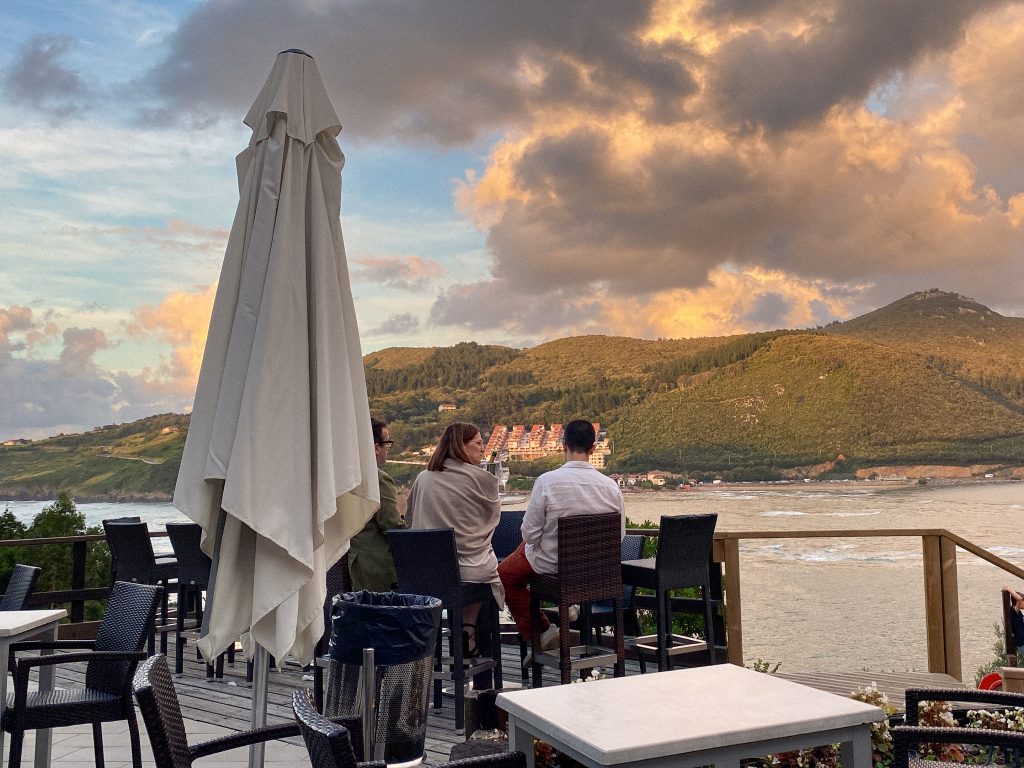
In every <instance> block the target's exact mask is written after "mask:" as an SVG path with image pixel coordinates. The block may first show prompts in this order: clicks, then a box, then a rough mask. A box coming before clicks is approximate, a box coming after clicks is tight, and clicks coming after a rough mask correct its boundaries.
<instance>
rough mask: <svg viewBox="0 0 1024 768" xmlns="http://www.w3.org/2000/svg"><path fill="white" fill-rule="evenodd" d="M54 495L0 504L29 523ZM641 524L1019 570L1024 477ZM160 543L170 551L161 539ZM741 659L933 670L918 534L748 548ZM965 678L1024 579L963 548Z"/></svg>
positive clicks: (694, 506)
mask: <svg viewBox="0 0 1024 768" xmlns="http://www.w3.org/2000/svg"><path fill="white" fill-rule="evenodd" d="M47 503H48V502H14V501H12V502H0V508H2V506H3V505H5V504H6V505H7V506H9V508H10V509H11V511H12V512H14V514H15V515H17V516H18V518H19V519H21V520H23V521H24V522H25V523H26V524H27V523H29V522H31V519H32V517H33V516H34V515H35V514H36V513H38V512H39V511H40V510H41V509H42V508H43V507H44V506H45V505H46V504H47ZM78 508H79V510H80V511H82V512H84V513H85V516H86V521H87V523H88V524H89V525H99V523H100V521H101V520H103V519H105V518H108V517H121V516H125V515H138V516H140V517H141V518H142V519H144V520H146V521H147V522H148V523H149V525H150V528H152V529H157V528H159V527H161V526H162V525H163V524H164V523H166V522H170V521H184V520H185V519H186V518H185V517H184V516H183V515H182V514H181V513H180V512H178V511H177V510H176V509H175V508H174V507H173V506H172V505H171V504H169V503H167V504H159V503H134V504H132V503H124V504H114V503H106V504H79V505H78ZM626 512H627V515H628V516H629V518H630V520H631V521H633V522H636V523H640V522H643V521H645V520H650V521H652V522H656V521H657V520H658V519H659V518H660V517H661V516H662V515H673V514H699V513H708V512H715V513H717V514H718V529H719V530H724V531H783V532H786V531H788V532H795V531H808V530H816V531H820V530H826V531H844V530H846V531H848V530H851V529H907V528H911V529H930V528H932V529H933V528H945V529H947V530H949V531H951V532H952V533H956V534H959V535H960V536H962V537H964V538H965V539H967V540H969V541H971V542H973V543H975V544H977V545H978V546H981V547H983V548H985V549H987V550H989V551H990V552H992V553H994V554H996V555H998V556H1000V557H1002V558H1004V559H1006V560H1008V561H1010V562H1011V563H1013V564H1015V565H1017V566H1020V567H1024V532H1022V529H1024V483H1013V482H995V481H986V482H979V483H971V484H966V485H959V486H948V485H935V484H929V485H923V486H921V485H905V484H901V483H888V484H886V483H880V484H878V483H876V484H866V483H809V484H796V485H760V484H750V485H731V486H700V487H698V488H697V489H696V490H693V491H657V492H647V493H627V494H626ZM154 546H155V547H156V548H157V549H158V551H159V550H161V549H166V548H168V547H167V544H166V539H155V540H154ZM740 565H741V586H742V610H743V645H744V653H745V657H746V662H747V663H748V664H750V663H751V662H752V661H753V660H754V659H757V658H761V659H764V660H766V661H770V662H772V663H775V662H781V663H782V668H783V669H792V670H794V671H796V670H801V671H802V670H815V669H834V670H839V671H847V670H848V671H853V670H875V671H926V670H927V668H928V663H927V644H926V635H925V611H924V573H923V570H922V555H921V538H920V537H919V536H911V537H884V538H863V539H859V538H849V537H846V538H843V537H837V538H816V539H804V538H794V539H788V538H781V539H754V540H746V541H744V542H743V543H742V544H741V546H740ZM957 565H958V568H957V577H958V584H959V598H960V635H961V648H962V651H961V652H962V657H963V674H964V678H965V680H971V679H973V675H974V671H975V669H977V667H979V666H980V665H982V664H984V663H986V662H988V661H989V660H990V659H991V658H992V656H993V654H992V645H993V643H994V642H995V635H994V631H993V626H994V625H995V624H997V623H1001V621H1002V609H1001V602H1000V595H999V590H1000V587H1001V586H1002V585H1003V584H1007V583H1011V584H1014V585H1015V586H1016V587H1017V588H1018V590H1020V589H1021V587H1022V586H1024V585H1022V584H1020V583H1019V582H1018V581H1017V580H1015V579H1012V577H1010V576H1009V574H1006V573H1005V572H1003V571H1001V570H1000V569H999V568H997V567H995V566H993V565H990V564H988V563H985V562H984V561H982V560H979V559H978V558H977V557H975V556H974V555H971V554H970V553H967V552H960V553H959V555H958V561H957Z"/></svg>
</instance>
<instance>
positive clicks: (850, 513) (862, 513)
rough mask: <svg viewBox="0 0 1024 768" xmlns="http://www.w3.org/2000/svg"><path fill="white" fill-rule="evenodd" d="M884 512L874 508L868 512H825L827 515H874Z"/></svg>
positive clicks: (824, 514)
mask: <svg viewBox="0 0 1024 768" xmlns="http://www.w3.org/2000/svg"><path fill="white" fill-rule="evenodd" d="M880 514H882V510H880V509H872V510H868V511H866V512H823V513H822V515H823V516H825V517H874V516H875V515H880Z"/></svg>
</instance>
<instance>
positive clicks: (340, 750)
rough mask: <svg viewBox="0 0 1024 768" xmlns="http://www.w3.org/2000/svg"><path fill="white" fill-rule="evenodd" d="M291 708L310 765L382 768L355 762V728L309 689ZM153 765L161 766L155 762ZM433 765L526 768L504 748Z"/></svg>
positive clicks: (297, 696) (523, 758) (377, 764)
mask: <svg viewBox="0 0 1024 768" xmlns="http://www.w3.org/2000/svg"><path fill="white" fill-rule="evenodd" d="M292 711H293V712H294V713H295V722H296V723H298V724H299V730H300V732H301V733H302V738H303V740H304V741H305V742H306V750H307V751H308V752H309V761H310V763H311V765H312V768H356V767H357V766H359V768H384V765H385V763H384V762H368V763H357V762H356V760H357V752H356V751H355V749H353V746H352V743H351V738H352V736H353V735H354V734H355V730H353V729H352V728H351V727H350V728H346V727H344V726H342V725H338V724H337V723H335V722H332V721H331V720H328V719H327V718H325V717H324V716H323V715H321V714H320V713H318V712H317V711H316V709H315V708H314V707H313V702H312V701H311V699H310V697H309V691H295V692H294V693H292ZM157 768H161V766H160V765H159V764H157ZM436 768H526V755H524V754H523V753H522V752H505V753H502V754H498V755H484V756H481V757H469V758H466V759H465V760H454V761H452V762H450V763H441V764H440V765H438V766H436Z"/></svg>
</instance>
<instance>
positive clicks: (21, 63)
mask: <svg viewBox="0 0 1024 768" xmlns="http://www.w3.org/2000/svg"><path fill="white" fill-rule="evenodd" d="M75 44H76V41H75V39H74V38H72V37H69V36H67V35H36V36H35V37H33V38H31V39H30V40H28V41H27V42H26V43H25V44H24V45H23V46H22V48H21V50H20V51H19V52H18V57H17V58H16V59H15V61H14V63H13V64H11V65H10V66H9V67H7V69H6V70H5V71H4V72H3V75H2V77H3V80H2V82H3V92H4V96H5V97H6V98H7V99H8V100H9V101H10V102H12V103H13V104H18V105H22V106H28V107H31V108H33V109H35V110H38V111H39V112H42V113H45V114H47V115H50V116H51V117H54V118H58V119H59V118H66V117H68V116H70V115H71V114H73V113H76V112H79V111H81V110H82V109H83V108H84V107H85V104H86V100H87V99H88V97H89V95H90V91H89V88H88V86H87V85H86V83H85V81H84V80H83V79H82V77H81V76H80V75H79V74H78V73H77V72H75V71H74V70H72V69H70V68H68V67H66V66H64V65H63V64H62V63H61V59H63V58H64V57H65V56H66V55H67V54H68V53H69V52H70V51H71V50H72V49H73V48H74V47H75Z"/></svg>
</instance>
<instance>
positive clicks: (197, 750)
mask: <svg viewBox="0 0 1024 768" xmlns="http://www.w3.org/2000/svg"><path fill="white" fill-rule="evenodd" d="M298 735H299V726H298V724H296V723H283V724H281V725H268V726H267V727H266V728H255V729H253V730H251V731H241V732H240V733H233V734H231V735H230V736H221V737H219V738H216V739H210V740H209V741H204V742H201V743H200V744H196V745H194V746H191V747H189V748H188V752H189V755H190V756H191V757H192V759H193V760H198V759H199V758H201V757H209V756H210V755H216V754H219V753H221V752H224V751H225V750H228V749H237V748H238V747H248V746H251V745H253V744H261V743H262V742H265V741H272V740H273V739H287V738H289V737H291V736H298Z"/></svg>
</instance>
